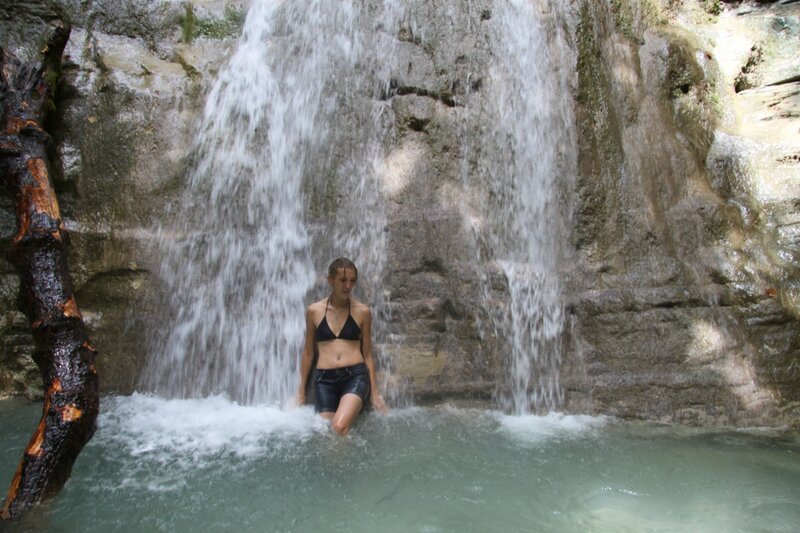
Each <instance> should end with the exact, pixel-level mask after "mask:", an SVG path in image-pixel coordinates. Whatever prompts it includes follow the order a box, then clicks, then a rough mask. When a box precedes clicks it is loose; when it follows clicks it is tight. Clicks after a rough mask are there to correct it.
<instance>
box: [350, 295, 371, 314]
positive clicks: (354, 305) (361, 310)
mask: <svg viewBox="0 0 800 533" xmlns="http://www.w3.org/2000/svg"><path fill="white" fill-rule="evenodd" d="M350 302H351V303H350V314H351V315H353V316H356V317H361V318H370V317H371V316H372V311H371V310H370V308H369V306H368V305H367V304H365V303H364V302H362V301H360V300H356V299H355V298H351V300H350Z"/></svg>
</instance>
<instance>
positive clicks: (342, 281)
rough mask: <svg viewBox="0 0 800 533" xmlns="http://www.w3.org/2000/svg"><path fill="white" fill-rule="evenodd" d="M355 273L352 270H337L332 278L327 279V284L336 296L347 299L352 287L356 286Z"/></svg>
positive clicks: (356, 278)
mask: <svg viewBox="0 0 800 533" xmlns="http://www.w3.org/2000/svg"><path fill="white" fill-rule="evenodd" d="M357 280H358V277H357V276H356V271H355V270H353V269H352V268H339V269H337V270H336V274H335V275H334V276H329V277H328V283H329V284H330V286H331V289H333V293H334V295H336V296H339V297H344V298H349V297H350V293H351V292H352V291H353V287H355V286H356V281H357Z"/></svg>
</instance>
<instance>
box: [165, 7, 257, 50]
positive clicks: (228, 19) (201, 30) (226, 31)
mask: <svg viewBox="0 0 800 533" xmlns="http://www.w3.org/2000/svg"><path fill="white" fill-rule="evenodd" d="M184 7H185V11H184V14H183V15H182V16H181V17H180V25H181V32H182V35H183V42H185V43H191V42H192V41H194V40H195V39H196V38H197V37H209V38H211V39H224V38H225V37H233V36H235V35H238V34H239V33H240V32H241V29H242V25H243V24H244V11H242V10H241V9H237V8H236V7H234V6H231V5H226V6H225V14H224V16H223V18H221V19H219V18H213V17H198V16H197V15H196V14H195V12H194V4H192V3H191V2H187V3H186V4H185V5H184Z"/></svg>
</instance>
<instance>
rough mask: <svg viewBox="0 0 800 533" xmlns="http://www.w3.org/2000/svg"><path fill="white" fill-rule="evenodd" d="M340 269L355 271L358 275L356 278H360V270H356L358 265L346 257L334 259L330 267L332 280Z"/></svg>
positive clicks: (329, 271) (329, 272) (329, 273)
mask: <svg viewBox="0 0 800 533" xmlns="http://www.w3.org/2000/svg"><path fill="white" fill-rule="evenodd" d="M340 268H348V269H350V270H353V271H354V272H355V273H356V278H358V269H357V268H356V264H355V263H353V262H352V261H350V260H349V259H347V258H346V257H340V258H339V259H334V260H333V262H332V263H331V264H330V266H329V267H328V277H329V278H332V277H334V276H335V275H336V271H337V270H339V269H340Z"/></svg>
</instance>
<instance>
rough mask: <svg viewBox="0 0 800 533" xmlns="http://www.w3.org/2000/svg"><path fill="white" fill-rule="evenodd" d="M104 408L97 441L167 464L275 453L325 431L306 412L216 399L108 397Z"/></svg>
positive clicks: (299, 409)
mask: <svg viewBox="0 0 800 533" xmlns="http://www.w3.org/2000/svg"><path fill="white" fill-rule="evenodd" d="M102 408H103V409H102V412H101V415H100V418H99V421H98V426H99V428H98V432H97V435H96V437H95V441H98V442H99V443H100V444H101V445H103V446H104V447H106V446H108V445H109V444H110V445H112V446H114V447H116V448H118V449H121V450H120V451H122V452H123V453H126V454H128V455H130V456H134V457H139V456H149V457H148V458H149V459H150V460H156V461H159V460H161V461H164V462H169V463H173V462H176V461H177V462H195V461H197V460H200V459H203V458H205V457H210V456H219V455H233V456H238V457H251V456H257V455H263V454H265V453H274V452H275V451H276V450H277V449H283V448H286V447H288V446H292V445H294V444H296V443H297V442H298V441H304V440H306V439H307V438H309V437H310V436H311V435H312V434H314V433H315V432H320V431H327V424H326V423H325V422H324V421H323V420H322V419H320V417H318V416H316V415H315V414H314V412H313V410H312V409H311V408H310V407H302V408H297V409H290V410H281V409H279V408H277V407H272V406H243V405H238V404H236V403H235V402H231V401H230V400H228V399H226V398H224V397H220V396H214V397H209V398H202V399H190V400H182V399H174V400H166V399H163V398H157V397H153V396H148V395H143V394H134V395H132V396H125V397H112V398H107V399H105V400H104V401H103V405H102Z"/></svg>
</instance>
